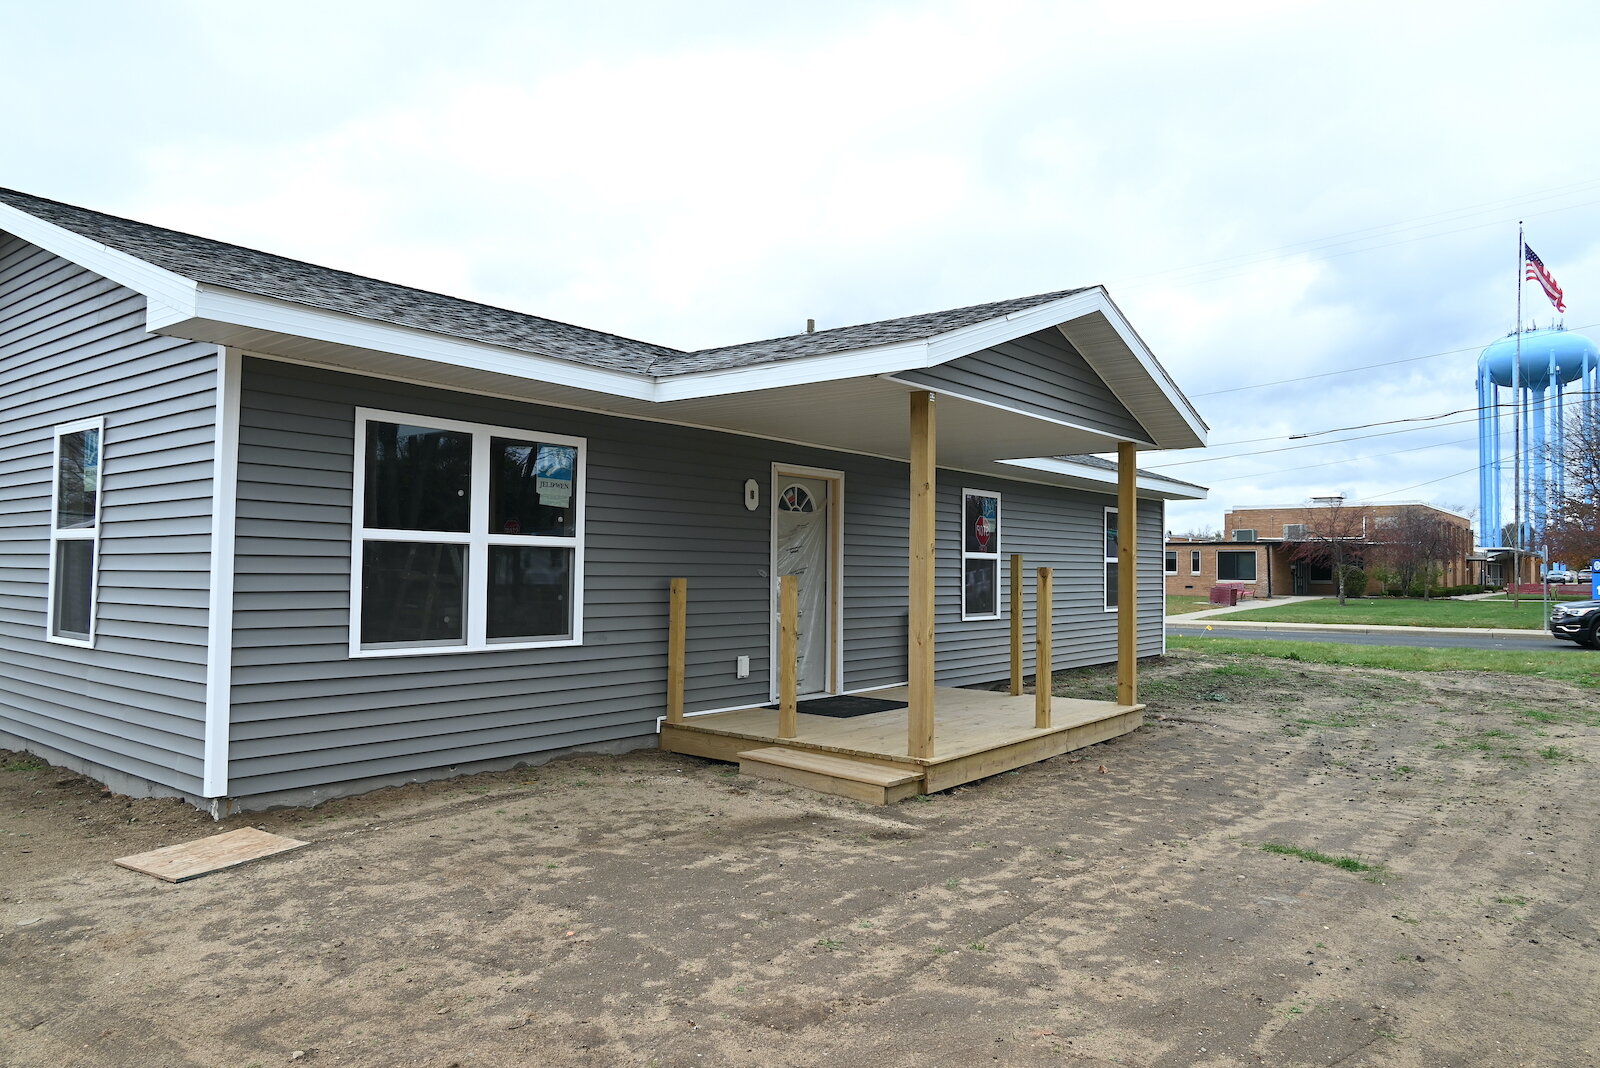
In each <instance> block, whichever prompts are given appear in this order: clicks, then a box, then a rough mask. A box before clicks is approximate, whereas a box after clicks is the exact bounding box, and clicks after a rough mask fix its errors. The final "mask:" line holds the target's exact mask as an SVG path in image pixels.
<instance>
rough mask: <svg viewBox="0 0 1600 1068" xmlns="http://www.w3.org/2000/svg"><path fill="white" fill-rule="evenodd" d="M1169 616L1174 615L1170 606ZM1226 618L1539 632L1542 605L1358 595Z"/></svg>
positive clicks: (1541, 623) (1254, 611)
mask: <svg viewBox="0 0 1600 1068" xmlns="http://www.w3.org/2000/svg"><path fill="white" fill-rule="evenodd" d="M1169 600H1170V598H1169ZM1168 612H1169V613H1170V612H1171V609H1170V608H1169V609H1168ZM1227 618H1228V619H1249V620H1255V621H1257V622H1264V623H1368V624H1375V625H1378V626H1388V627H1502V628H1506V629H1509V630H1540V629H1542V628H1543V627H1544V602H1543V601H1535V600H1529V599H1528V598H1523V600H1522V603H1520V604H1513V603H1512V602H1510V601H1445V600H1440V601H1413V600H1409V599H1403V598H1398V597H1357V598H1353V599H1351V600H1350V601H1348V602H1347V603H1346V604H1345V605H1344V607H1342V608H1341V607H1340V606H1339V602H1338V600H1337V599H1336V598H1333V597H1326V598H1323V599H1321V600H1317V601H1300V602H1298V603H1297V604H1286V605H1279V606H1277V607H1275V608H1254V609H1251V610H1250V611H1248V612H1229V613H1228V616H1227Z"/></svg>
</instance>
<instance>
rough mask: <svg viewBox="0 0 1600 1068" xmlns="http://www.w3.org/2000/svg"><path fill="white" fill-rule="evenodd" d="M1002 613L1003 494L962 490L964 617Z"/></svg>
mask: <svg viewBox="0 0 1600 1068" xmlns="http://www.w3.org/2000/svg"><path fill="white" fill-rule="evenodd" d="M999 616H1000V495H999V494H998V493H990V492H988V491H987V490H962V491H961V618H962V619H998V618H999Z"/></svg>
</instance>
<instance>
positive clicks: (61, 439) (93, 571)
mask: <svg viewBox="0 0 1600 1068" xmlns="http://www.w3.org/2000/svg"><path fill="white" fill-rule="evenodd" d="M104 436H105V420H103V419H86V420H83V421H81V422H76V423H66V424H63V425H62V426H58V427H56V430H55V492H54V493H53V494H52V496H51V501H52V507H51V510H50V592H49V597H50V610H49V623H48V624H47V629H46V636H47V637H48V638H49V640H50V641H56V642H65V643H66V644H68V645H84V646H92V645H93V644H94V621H95V601H96V597H95V592H96V586H97V585H98V578H97V574H98V571H99V567H98V566H97V565H98V562H99V557H100V552H99V548H100V444H101V439H102V438H104Z"/></svg>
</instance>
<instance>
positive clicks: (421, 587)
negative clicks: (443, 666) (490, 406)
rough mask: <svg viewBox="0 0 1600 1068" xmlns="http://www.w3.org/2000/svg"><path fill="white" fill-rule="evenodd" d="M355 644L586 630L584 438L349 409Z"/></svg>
mask: <svg viewBox="0 0 1600 1068" xmlns="http://www.w3.org/2000/svg"><path fill="white" fill-rule="evenodd" d="M356 442H357V452H356V478H355V492H356V499H355V516H356V524H355V532H354V539H353V545H352V561H351V583H350V585H351V590H350V602H351V634H350V653H351V655H352V656H374V655H401V654H407V653H413V654H414V653H448V652H459V651H462V650H468V649H526V648H531V647H536V646H548V645H576V644H578V643H579V642H581V641H582V639H583V611H582V607H583V606H582V592H583V505H584V493H585V487H584V463H585V460H586V448H585V442H584V441H583V439H581V438H569V437H563V436H560V435H555V434H540V433H533V432H529V431H525V430H518V429H513V428H510V427H495V426H484V425H481V424H477V423H458V422H453V421H449V420H444V419H431V418H427V417H424V416H412V415H398V414H396V413H393V412H379V411H368V410H366V409H358V410H357V412H356Z"/></svg>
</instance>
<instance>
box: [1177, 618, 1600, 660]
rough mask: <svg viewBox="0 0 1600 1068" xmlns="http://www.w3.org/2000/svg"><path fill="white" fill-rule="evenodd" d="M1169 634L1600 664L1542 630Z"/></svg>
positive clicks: (1198, 629)
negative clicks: (1534, 653) (1543, 656)
mask: <svg viewBox="0 0 1600 1068" xmlns="http://www.w3.org/2000/svg"><path fill="white" fill-rule="evenodd" d="M1167 633H1168V634H1180V635H1183V636H1184V637H1188V638H1201V637H1209V638H1257V639H1266V640H1269V641H1286V642H1308V641H1315V642H1338V643H1340V644H1343V645H1421V646H1425V647H1427V648H1429V649H1537V650H1539V651H1541V652H1556V653H1560V652H1571V653H1589V654H1590V655H1592V656H1593V657H1594V658H1595V667H1596V668H1600V652H1595V651H1593V650H1589V649H1583V648H1581V647H1579V646H1578V645H1577V644H1575V643H1573V642H1563V641H1557V640H1556V639H1554V638H1552V637H1550V636H1549V635H1548V634H1545V633H1544V632H1543V631H1529V632H1528V635H1529V636H1528V637H1526V638H1492V637H1484V636H1483V635H1479V634H1441V633H1440V632H1439V631H1437V630H1434V631H1429V632H1428V633H1426V634H1395V633H1393V632H1388V633H1383V634H1362V633H1360V632H1357V631H1340V630H1328V631H1319V632H1317V633H1314V634H1308V633H1306V632H1305V631H1303V630H1244V629H1242V628H1241V629H1232V628H1228V629H1224V628H1222V627H1217V628H1215V629H1214V630H1206V628H1205V624H1204V623H1193V624H1173V623H1169V624H1167Z"/></svg>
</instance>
